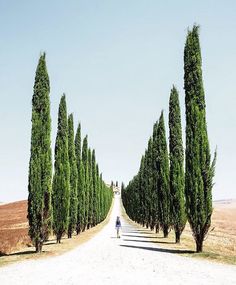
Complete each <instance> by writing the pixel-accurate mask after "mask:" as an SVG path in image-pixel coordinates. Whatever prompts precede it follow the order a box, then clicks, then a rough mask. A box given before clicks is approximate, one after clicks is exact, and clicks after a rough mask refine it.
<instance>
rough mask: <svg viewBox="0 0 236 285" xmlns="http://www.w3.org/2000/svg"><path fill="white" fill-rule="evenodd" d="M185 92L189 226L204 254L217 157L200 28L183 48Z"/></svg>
mask: <svg viewBox="0 0 236 285" xmlns="http://www.w3.org/2000/svg"><path fill="white" fill-rule="evenodd" d="M184 89H185V106H186V167H185V168H186V171H185V173H186V174H185V193H186V207H187V216H188V221H189V224H190V226H191V228H192V231H193V236H194V238H195V241H196V250H197V252H201V251H202V249H203V241H204V238H205V236H206V234H207V232H208V230H209V227H210V225H211V214H212V186H213V183H212V180H213V176H214V169H215V160H216V156H215V158H214V159H213V162H212V163H211V154H210V147H209V142H208V135H207V125H206V111H205V94H204V89H203V81H202V58H201V50H200V42H199V27H198V26H196V25H194V26H193V29H192V30H191V31H190V30H189V31H188V35H187V39H186V44H185V49H184Z"/></svg>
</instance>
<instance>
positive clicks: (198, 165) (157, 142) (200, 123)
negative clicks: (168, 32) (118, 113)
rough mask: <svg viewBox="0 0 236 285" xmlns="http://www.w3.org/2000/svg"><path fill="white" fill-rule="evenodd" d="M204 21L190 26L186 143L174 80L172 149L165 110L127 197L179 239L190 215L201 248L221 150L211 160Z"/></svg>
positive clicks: (138, 213) (147, 220) (133, 208)
mask: <svg viewBox="0 0 236 285" xmlns="http://www.w3.org/2000/svg"><path fill="white" fill-rule="evenodd" d="M201 65H202V59H201V50H200V42H199V27H198V26H196V25H194V26H193V29H192V30H189V31H188V35H187V39H186V44H185V49H184V89H185V106H186V149H185V167H184V148H183V142H182V127H181V113H180V106H179V95H178V92H177V89H176V88H175V87H174V86H173V88H172V90H171V93H170V99H169V153H168V147H167V140H166V132H165V124H164V116H163V112H162V113H161V116H160V118H159V120H158V121H157V122H156V123H155V124H154V127H153V135H152V137H150V139H149V142H148V147H147V149H146V151H145V155H143V157H142V159H141V164H140V168H139V172H138V174H137V175H136V176H135V177H134V178H133V179H132V180H131V181H130V182H129V184H128V186H127V187H126V188H125V187H124V186H122V188H123V189H122V200H123V204H124V207H125V209H126V212H127V214H128V215H129V216H130V218H131V219H133V220H134V221H136V222H138V223H140V224H142V225H143V226H146V227H150V228H151V229H152V230H153V229H156V232H158V231H159V229H162V230H163V233H164V237H167V236H168V233H169V231H170V229H174V231H175V239H176V242H177V243H178V242H180V236H181V233H182V231H183V229H184V227H185V224H186V221H187V220H188V222H189V224H190V227H191V229H192V232H193V236H194V239H195V242H196V251H197V252H201V251H202V249H203V241H204V238H205V237H206V234H207V232H208V230H209V227H210V224H211V215H212V187H213V182H212V181H213V177H214V170H215V162H216V153H215V156H214V159H213V161H211V155H210V147H209V142H208V135H207V125H206V111H205V95H204V89H203V81H202V68H201Z"/></svg>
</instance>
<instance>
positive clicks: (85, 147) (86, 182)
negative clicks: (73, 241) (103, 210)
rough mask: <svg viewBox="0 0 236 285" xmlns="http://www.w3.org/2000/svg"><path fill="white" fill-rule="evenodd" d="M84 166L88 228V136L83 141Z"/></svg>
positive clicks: (85, 214) (85, 218)
mask: <svg viewBox="0 0 236 285" xmlns="http://www.w3.org/2000/svg"><path fill="white" fill-rule="evenodd" d="M82 164H83V167H84V227H85V228H87V227H88V223H89V161H88V136H87V135H86V137H85V138H84V140H83V147H82ZM85 228H84V229H85ZM84 229H83V230H84Z"/></svg>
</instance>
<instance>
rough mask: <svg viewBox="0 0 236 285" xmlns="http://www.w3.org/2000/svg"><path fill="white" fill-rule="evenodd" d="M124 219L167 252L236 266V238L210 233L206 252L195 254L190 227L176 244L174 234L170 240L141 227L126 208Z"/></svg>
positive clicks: (169, 237) (205, 246)
mask: <svg viewBox="0 0 236 285" xmlns="http://www.w3.org/2000/svg"><path fill="white" fill-rule="evenodd" d="M122 217H123V218H124V219H125V220H126V221H128V222H129V223H130V224H132V225H133V226H135V227H136V229H137V233H140V238H141V234H143V233H144V234H145V235H146V236H148V237H149V238H148V242H150V243H152V244H153V245H156V246H157V247H158V248H161V249H163V251H165V252H169V253H173V254H179V255H183V256H187V257H192V258H199V259H207V260H210V261H213V262H220V263H225V264H231V265H236V244H235V239H234V237H232V238H231V236H230V235H227V234H226V233H222V232H220V231H219V230H218V231H217V230H216V231H212V232H211V233H209V235H208V237H207V239H206V241H205V242H204V252H202V253H196V252H195V242H194V239H193V237H192V233H191V230H190V228H189V226H188V225H186V228H185V230H184V232H183V233H182V236H181V243H180V244H176V243H175V235H174V232H173V231H171V232H170V233H169V236H168V238H165V239H164V238H163V234H162V232H161V231H160V233H157V234H156V233H155V232H153V231H151V230H150V229H146V228H144V227H142V226H141V225H139V224H137V223H135V222H134V221H132V220H131V219H130V218H129V217H128V216H127V214H126V212H125V210H124V208H122Z"/></svg>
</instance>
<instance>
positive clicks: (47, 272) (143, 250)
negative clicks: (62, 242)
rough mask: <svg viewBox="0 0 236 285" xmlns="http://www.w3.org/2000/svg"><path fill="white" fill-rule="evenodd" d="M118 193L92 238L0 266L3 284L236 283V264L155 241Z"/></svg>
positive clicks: (1, 282)
mask: <svg viewBox="0 0 236 285" xmlns="http://www.w3.org/2000/svg"><path fill="white" fill-rule="evenodd" d="M117 215H119V216H121V211H120V196H116V197H115V203H114V208H113V210H112V214H111V218H110V221H109V223H108V224H107V225H106V226H105V227H104V228H103V230H102V231H101V232H99V233H98V234H97V235H96V236H95V237H94V238H92V239H91V240H89V241H88V242H87V243H85V244H83V245H81V246H79V247H78V248H76V249H75V250H73V251H70V252H68V253H66V254H64V255H61V256H57V257H51V258H46V259H40V260H30V261H24V262H21V263H18V264H13V265H10V266H7V267H2V268H0V284H1V285H3V284H8V285H10V284H14V285H16V284H21V285H23V284H80V285H82V284H86V285H91V284H96V285H100V284H101V285H106V284H109V285H113V284H115V285H116V284H124V285H125V284H129V285H132V284H135V285H138V284H142V285H148V284H155V285H156V284H175V285H177V284H198V285H199V284H201V285H204V284H207V285H210V284H214V285H215V284H226V285H228V284H236V267H235V266H230V265H223V264H217V263H211V262H208V261H204V260H195V259H191V258H188V257H183V256H179V255H178V254H174V253H171V252H168V251H166V250H165V249H164V248H161V247H158V245H157V244H155V243H153V242H151V240H150V236H149V234H148V233H147V232H146V231H145V230H142V229H140V228H136V227H135V226H133V225H131V224H129V223H128V222H127V221H125V220H124V219H122V217H121V222H122V236H121V239H117V238H116V233H115V225H114V224H115V218H116V216H117Z"/></svg>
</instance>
